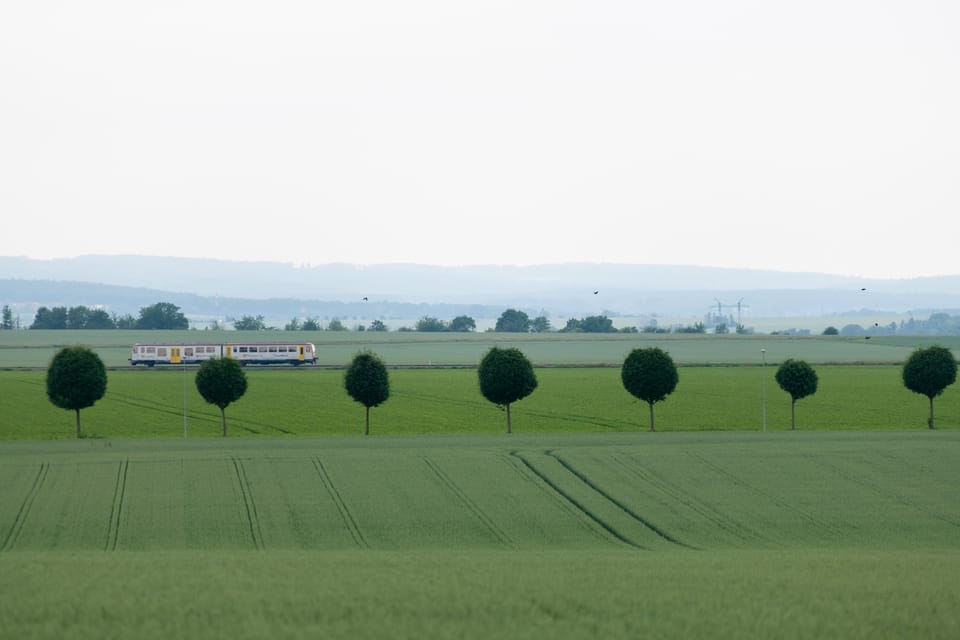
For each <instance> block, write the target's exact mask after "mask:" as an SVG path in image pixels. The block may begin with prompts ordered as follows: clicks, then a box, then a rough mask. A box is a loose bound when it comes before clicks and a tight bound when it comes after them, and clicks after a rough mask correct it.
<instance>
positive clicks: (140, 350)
mask: <svg viewBox="0 0 960 640" xmlns="http://www.w3.org/2000/svg"><path fill="white" fill-rule="evenodd" d="M211 358H232V359H234V360H237V361H239V362H240V364H242V365H247V364H292V365H300V364H304V363H308V364H316V363H317V349H316V347H314V345H313V344H312V343H310V342H226V343H217V344H212V343H211V344H161V343H137V344H135V345H133V348H132V349H131V351H130V364H132V365H138V364H145V365H147V366H148V367H152V366H154V365H157V364H200V363H202V362H203V361H204V360H210V359H211Z"/></svg>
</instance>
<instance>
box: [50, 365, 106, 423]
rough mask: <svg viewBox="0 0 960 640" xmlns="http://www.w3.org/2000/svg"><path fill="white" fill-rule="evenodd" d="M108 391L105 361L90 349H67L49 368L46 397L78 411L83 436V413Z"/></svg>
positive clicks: (52, 401)
mask: <svg viewBox="0 0 960 640" xmlns="http://www.w3.org/2000/svg"><path fill="white" fill-rule="evenodd" d="M106 392H107V369H106V367H105V366H104V365H103V360H101V359H100V356H98V355H97V354H96V353H94V352H93V351H91V350H90V349H88V348H87V347H82V346H74V347H64V348H63V349H61V350H60V351H58V352H57V354H56V355H55V356H53V360H51V362H50V366H49V367H48V368H47V397H48V398H49V399H50V402H51V403H53V404H54V405H55V406H57V407H60V408H61V409H69V410H72V411H75V412H76V418H77V437H78V438H79V437H80V410H81V409H86V408H87V407H92V406H93V405H94V403H96V401H97V400H99V399H100V398H102V397H103V396H104V394H105V393H106Z"/></svg>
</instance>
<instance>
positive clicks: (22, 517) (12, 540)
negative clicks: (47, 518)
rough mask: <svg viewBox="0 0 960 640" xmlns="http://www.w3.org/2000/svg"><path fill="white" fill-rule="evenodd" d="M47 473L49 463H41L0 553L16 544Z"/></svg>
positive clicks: (0, 548) (0, 547)
mask: <svg viewBox="0 0 960 640" xmlns="http://www.w3.org/2000/svg"><path fill="white" fill-rule="evenodd" d="M49 471H50V463H49V462H42V463H41V464H40V468H39V469H38V470H37V475H36V476H34V478H33V484H32V485H31V486H30V490H29V491H27V495H26V496H24V498H23V502H22V503H21V504H20V509H19V510H18V511H17V517H16V518H14V519H13V525H12V526H11V527H10V531H8V532H7V536H6V538H5V539H4V541H3V545H2V546H0V551H9V550H10V549H12V548H13V545H14V544H16V542H17V538H19V537H20V533H21V532H22V531H23V524H24V522H26V520H27V516H28V515H30V510H31V509H32V508H33V503H34V501H35V500H36V499H37V495H38V494H39V493H40V490H41V489H42V488H43V481H44V480H46V478H47V473H48V472H49Z"/></svg>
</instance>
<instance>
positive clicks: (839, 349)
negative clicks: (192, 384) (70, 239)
mask: <svg viewBox="0 0 960 640" xmlns="http://www.w3.org/2000/svg"><path fill="white" fill-rule="evenodd" d="M242 340H249V341H261V342H269V341H285V340H297V341H299V340H302V341H308V342H313V343H315V344H316V345H317V357H318V358H319V364H321V365H325V366H344V365H346V364H347V363H348V362H349V361H350V359H351V358H352V357H353V355H354V354H355V353H356V352H357V351H359V350H362V349H370V350H372V351H375V352H376V353H378V354H379V355H380V356H381V357H382V358H383V359H384V361H385V362H386V363H387V364H388V365H416V366H424V365H426V366H430V365H466V366H474V365H476V364H477V363H478V362H479V361H480V359H481V358H482V357H483V354H484V353H485V352H486V350H487V349H489V348H490V347H491V346H495V345H496V346H510V347H517V348H518V349H520V350H521V351H523V352H524V353H525V354H526V355H527V357H528V358H530V360H531V361H532V362H533V363H534V364H535V365H606V366H619V365H620V364H622V363H623V359H624V358H625V357H626V356H627V354H628V353H629V352H630V350H631V349H633V348H635V347H648V346H659V347H661V348H663V349H665V350H666V351H668V352H670V354H671V356H672V357H673V359H674V360H675V361H676V362H677V363H678V364H684V365H711V364H736V365H740V364H751V365H752V364H760V362H761V354H760V350H761V349H766V350H767V354H766V357H767V360H768V362H770V363H776V362H780V361H782V360H784V359H786V358H802V359H805V360H808V361H810V362H811V363H819V364H827V363H867V364H892V363H899V362H903V361H905V360H906V359H907V357H908V356H909V355H910V352H911V351H913V349H915V348H917V347H918V346H928V345H930V344H932V343H938V344H942V345H943V346H946V347H950V348H952V349H954V350H955V351H960V337H956V336H952V337H937V338H930V337H875V338H872V339H870V340H865V339H864V338H851V337H843V336H786V335H782V336H773V335H742V336H741V335H725V336H713V335H684V334H656V335H647V334H620V333H614V334H584V333H566V334H564V333H542V334H516V333H417V332H356V331H318V332H287V331H256V332H244V331H0V368H8V367H45V366H46V365H47V364H49V362H50V359H51V358H52V357H53V355H54V353H56V351H57V349H59V348H60V347H63V346H66V345H71V344H83V345H85V346H88V347H90V348H91V349H93V350H94V351H96V352H97V353H98V354H99V355H100V357H101V358H102V359H103V361H104V363H105V364H106V365H107V366H108V367H118V366H123V365H127V364H129V362H128V358H129V357H130V345H132V344H133V343H135V342H169V343H175V344H176V343H184V342H188V343H189V342H203V341H211V342H227V341H242Z"/></svg>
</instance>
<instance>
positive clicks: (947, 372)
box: [902, 345, 957, 429]
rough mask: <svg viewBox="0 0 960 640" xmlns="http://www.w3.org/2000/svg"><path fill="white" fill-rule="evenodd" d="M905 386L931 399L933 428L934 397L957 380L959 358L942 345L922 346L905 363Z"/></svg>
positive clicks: (930, 418)
mask: <svg viewBox="0 0 960 640" xmlns="http://www.w3.org/2000/svg"><path fill="white" fill-rule="evenodd" d="M902 375H903V384H904V386H905V387H906V388H907V389H909V390H910V391H913V392H914V393H919V394H921V395H925V396H927V398H929V400H930V417H929V418H928V419H927V426H928V427H929V428H931V429H933V399H934V398H935V397H937V396H938V395H940V394H941V393H943V392H944V390H945V389H946V388H947V387H949V386H950V385H952V384H953V383H954V382H956V380H957V360H956V358H954V357H953V352H952V351H950V350H949V349H947V348H946V347H942V346H940V345H932V346H930V347H926V348H920V349H917V350H916V351H914V352H913V353H912V354H910V357H909V358H908V359H907V362H906V363H905V364H904V365H903V374H902Z"/></svg>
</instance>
